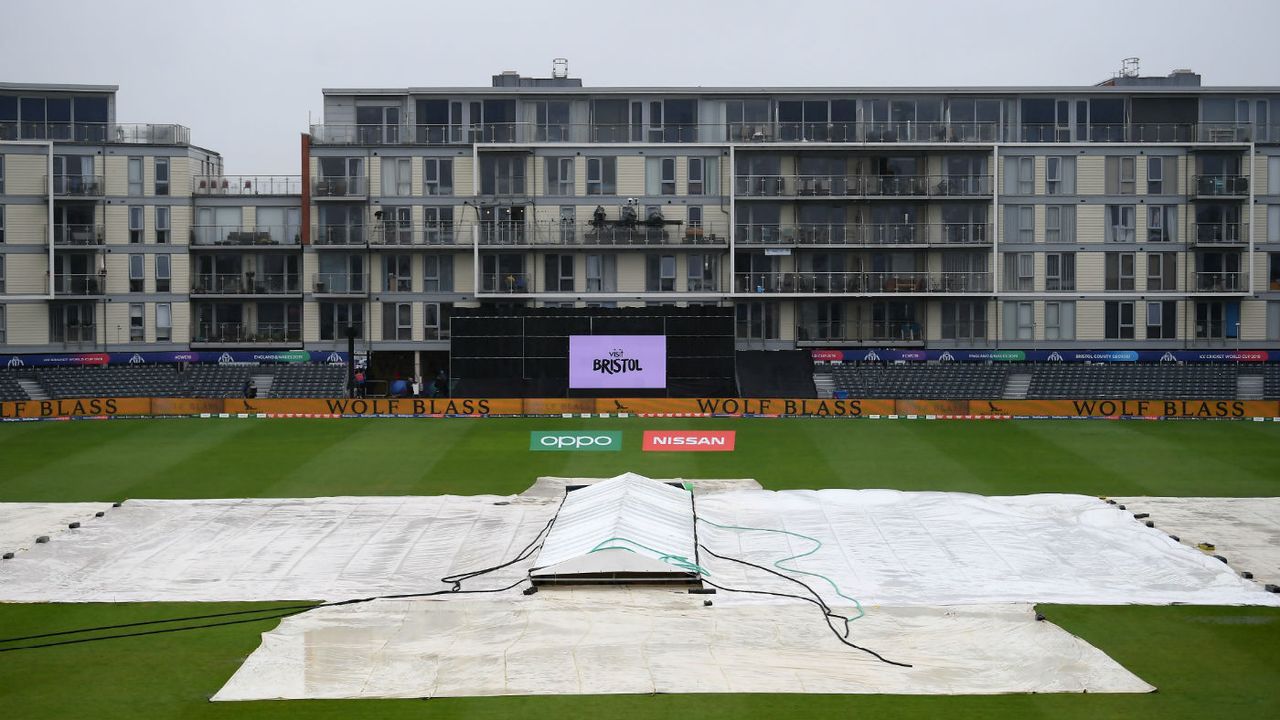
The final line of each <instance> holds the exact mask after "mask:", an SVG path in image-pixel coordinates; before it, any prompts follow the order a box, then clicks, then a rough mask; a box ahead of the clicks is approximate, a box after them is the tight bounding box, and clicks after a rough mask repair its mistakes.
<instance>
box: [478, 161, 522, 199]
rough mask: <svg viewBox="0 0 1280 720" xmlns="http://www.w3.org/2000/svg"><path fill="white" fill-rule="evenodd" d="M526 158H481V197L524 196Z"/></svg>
mask: <svg viewBox="0 0 1280 720" xmlns="http://www.w3.org/2000/svg"><path fill="white" fill-rule="evenodd" d="M524 167H525V156H524V155H519V154H511V155H506V154H503V155H493V156H488V157H481V158H480V194H481V195H523V194H524Z"/></svg>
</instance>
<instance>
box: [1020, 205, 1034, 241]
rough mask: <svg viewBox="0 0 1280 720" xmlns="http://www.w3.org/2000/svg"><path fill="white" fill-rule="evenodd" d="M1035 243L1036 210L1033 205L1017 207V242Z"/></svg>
mask: <svg viewBox="0 0 1280 720" xmlns="http://www.w3.org/2000/svg"><path fill="white" fill-rule="evenodd" d="M1035 241H1036V208H1035V206H1034V205H1019V206H1018V242H1020V243H1034V242H1035Z"/></svg>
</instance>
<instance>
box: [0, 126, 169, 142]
mask: <svg viewBox="0 0 1280 720" xmlns="http://www.w3.org/2000/svg"><path fill="white" fill-rule="evenodd" d="M0 140H52V141H54V142H72V143H95V144H106V143H120V144H126V145H190V144H191V130H190V129H188V128H186V127H183V126H182V125H172V124H155V123H133V124H123V125H120V124H116V125H112V124H108V123H68V122H24V123H17V122H0Z"/></svg>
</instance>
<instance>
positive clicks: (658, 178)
mask: <svg viewBox="0 0 1280 720" xmlns="http://www.w3.org/2000/svg"><path fill="white" fill-rule="evenodd" d="M645 194H646V195H675V194H676V159H675V158H646V159H645Z"/></svg>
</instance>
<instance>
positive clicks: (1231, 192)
mask: <svg viewBox="0 0 1280 720" xmlns="http://www.w3.org/2000/svg"><path fill="white" fill-rule="evenodd" d="M1192 187H1193V188H1195V194H1196V195H1197V196H1198V197H1223V196H1239V197H1243V196H1245V195H1248V194H1249V178H1248V176H1246V175H1196V176H1195V178H1194V179H1193V183H1192Z"/></svg>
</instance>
